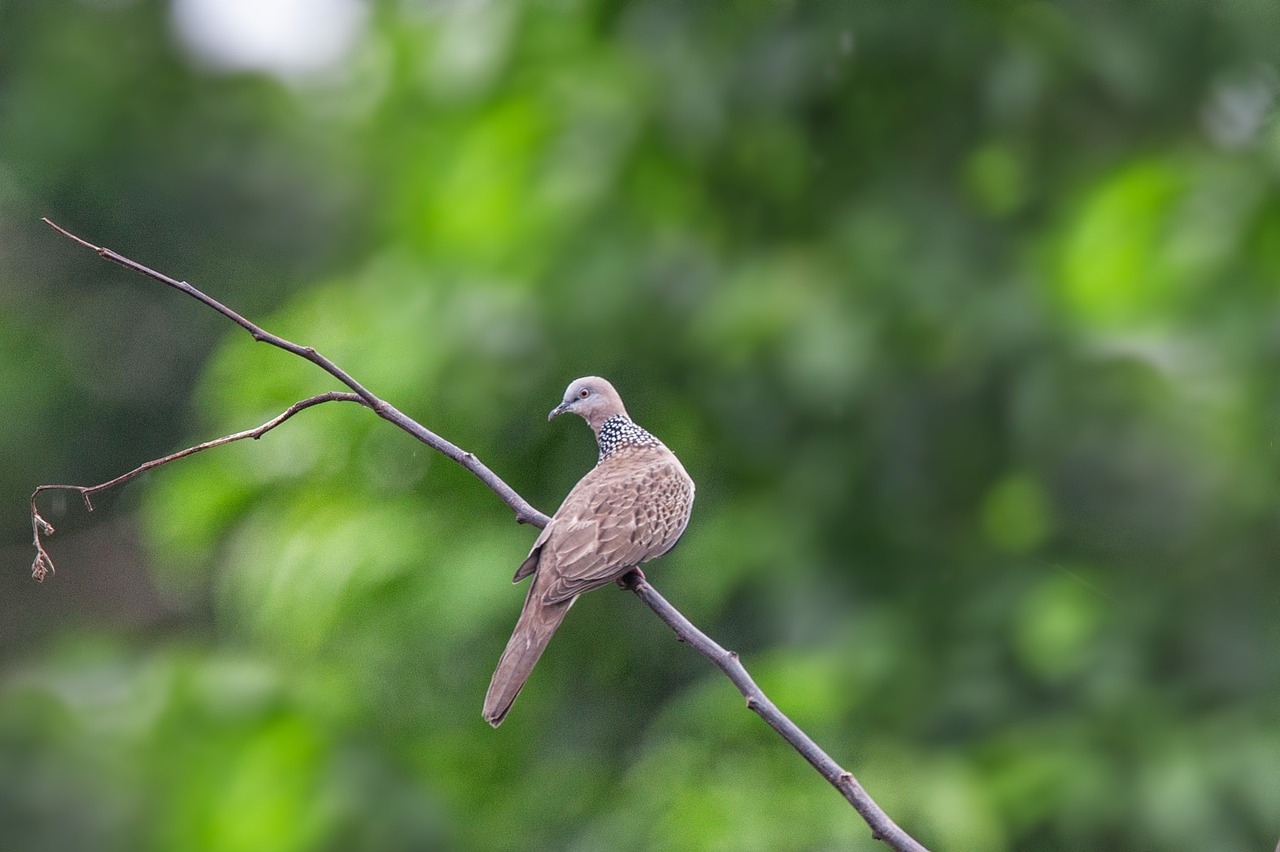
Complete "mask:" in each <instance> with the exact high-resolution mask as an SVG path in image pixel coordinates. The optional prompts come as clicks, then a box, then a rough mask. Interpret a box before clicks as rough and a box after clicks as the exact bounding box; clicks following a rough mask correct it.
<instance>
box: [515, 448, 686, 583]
mask: <svg viewBox="0 0 1280 852" xmlns="http://www.w3.org/2000/svg"><path fill="white" fill-rule="evenodd" d="M662 455H665V456H666V458H662V457H661V456H659V457H658V458H655V459H650V460H647V461H646V463H642V464H635V463H633V464H614V465H608V464H605V465H600V466H597V467H596V468H595V469H593V470H592V471H591V472H590V473H588V474H587V475H586V476H584V477H583V478H582V480H581V481H579V483H578V484H577V485H576V486H574V488H573V490H572V491H570V492H569V496H567V497H565V500H564V503H563V504H562V505H561V506H560V509H559V510H558V511H557V512H556V514H555V516H554V517H553V518H552V520H551V523H550V524H548V525H547V529H546V530H545V531H544V535H545V537H546V540H545V542H544V543H543V545H542V549H541V553H540V556H539V566H538V567H539V571H540V572H541V574H542V575H543V576H545V577H546V586H545V587H544V595H545V596H546V599H547V600H548V601H558V600H566V599H568V598H571V597H575V596H577V595H580V594H582V593H583V592H587V591H590V590H591V589H595V588H598V587H600V586H603V585H606V584H607V583H610V582H612V581H613V580H616V579H617V578H618V577H621V576H622V575H623V574H625V573H626V572H627V571H629V570H631V569H632V568H634V567H635V566H637V565H639V564H640V563H641V562H644V561H645V560H648V559H652V558H653V557H655V556H660V555H661V554H663V553H665V552H666V551H668V550H670V549H671V546H672V545H674V544H675V541H676V539H678V538H679V537H680V533H682V532H683V531H684V524H685V521H686V520H687V519H688V515H689V503H690V501H691V500H692V497H693V494H692V483H690V482H689V479H688V476H687V475H686V474H685V473H684V469H683V468H682V467H680V463H679V462H677V461H675V460H674V458H673V457H671V456H670V453H669V452H667V451H665V450H664V451H663V453H662Z"/></svg>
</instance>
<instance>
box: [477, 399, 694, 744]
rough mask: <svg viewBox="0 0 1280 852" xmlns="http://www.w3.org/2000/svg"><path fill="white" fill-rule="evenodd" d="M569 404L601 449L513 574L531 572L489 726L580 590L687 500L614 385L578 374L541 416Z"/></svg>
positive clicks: (671, 533) (671, 526)
mask: <svg viewBox="0 0 1280 852" xmlns="http://www.w3.org/2000/svg"><path fill="white" fill-rule="evenodd" d="M566 411H571V412H573V413H574V414H577V415H579V416H581V417H582V418H583V419H584V420H586V421H587V423H588V424H589V425H590V426H591V429H592V431H593V432H595V435H596V442H597V443H598V444H599V445H600V459H599V461H598V462H597V463H596V466H595V467H594V468H592V469H591V471H589V472H588V473H587V475H586V476H584V477H582V479H580V480H579V481H578V484H577V485H575V486H574V487H573V490H572V491H570V492H569V495H568V496H567V497H565V498H564V502H563V503H562V504H560V508H559V509H558V510H556V513H555V515H553V516H552V518H551V521H550V522H549V523H548V524H547V525H546V527H545V528H544V529H543V530H542V534H541V535H539V536H538V540H537V541H535V542H534V543H533V548H532V549H531V550H530V551H529V555H528V556H527V557H526V558H525V560H524V562H522V563H521V564H520V567H519V569H517V570H516V575H515V577H514V578H513V580H512V582H516V583H518V582H520V581H521V580H523V579H524V578H525V577H528V576H530V575H533V582H532V583H531V584H530V585H529V594H528V595H527V596H526V597H525V601H524V608H523V609H522V610H521V611H520V619H519V620H518V621H517V622H516V627H515V631H514V632H513V633H512V634H511V639H510V640H509V641H508V642H507V647H506V650H504V651H503V652H502V657H501V658H499V660H498V668H497V670H496V671H495V672H494V673H493V680H492V681H491V682H490V684H489V692H488V694H486V695H485V697H484V718H485V720H486V721H488V722H489V724H491V725H493V726H494V727H495V728H496V727H498V726H499V725H501V724H502V720H503V718H505V717H506V715H507V711H508V710H510V709H511V704H512V702H513V701H515V700H516V696H517V695H519V694H520V689H521V687H523V686H524V682H525V680H526V679H527V678H528V677H529V672H531V671H532V670H533V666H534V664H535V663H537V662H538V658H539V657H541V656H542V652H543V650H544V649H545V648H546V647H547V643H548V642H549V641H551V636H552V634H554V633H555V631H556V628H557V627H559V626H560V622H561V621H563V620H564V617H565V614H566V613H568V612H569V607H570V606H572V605H573V602H574V600H576V599H577V597H578V595H580V594H582V593H583V592H589V591H591V590H592V589H597V588H599V587H601V586H605V585H608V584H609V583H611V582H613V581H614V580H617V579H620V578H621V577H622V576H623V575H624V574H626V573H627V572H629V571H631V570H632V569H634V568H635V567H636V566H638V565H639V564H640V563H641V562H647V561H648V560H650V559H653V558H654V557H657V556H661V555H662V554H664V553H666V552H667V551H668V550H670V549H671V548H672V547H674V546H675V543H676V541H678V540H679V538H680V535H681V534H682V533H683V532H684V528H685V525H686V524H687V523H688V522H689V510H690V508H691V507H692V506H693V480H692V479H690V478H689V474H687V473H685V470H684V466H683V465H681V464H680V460H679V459H677V458H676V457H675V454H673V453H672V452H671V451H670V450H669V449H667V448H666V447H665V446H664V445H663V443H662V442H661V441H659V440H658V439H657V438H655V437H654V436H653V435H651V434H649V433H648V432H646V431H645V430H644V429H641V428H640V427H639V426H637V425H636V424H635V423H634V422H632V420H631V418H630V417H629V416H628V415H627V410H626V408H624V407H623V405H622V399H621V398H620V397H619V396H618V392H617V391H616V390H614V389H613V385H611V384H609V383H608V382H607V381H605V380H604V379H601V378H598V377H596V376H587V377H586V378H582V379H578V380H576V381H574V382H573V383H572V384H570V385H569V387H568V389H567V390H565V392H564V401H563V402H561V403H560V404H559V405H557V406H556V407H555V408H553V409H552V410H551V413H550V414H549V415H547V419H548V420H550V419H551V418H553V417H555V416H556V415H558V414H563V413H565V412H566Z"/></svg>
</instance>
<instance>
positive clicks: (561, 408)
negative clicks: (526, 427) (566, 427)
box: [547, 402, 570, 420]
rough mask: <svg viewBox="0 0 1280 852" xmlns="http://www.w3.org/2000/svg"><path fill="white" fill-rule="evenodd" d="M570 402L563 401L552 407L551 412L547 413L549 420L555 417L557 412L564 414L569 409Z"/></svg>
mask: <svg viewBox="0 0 1280 852" xmlns="http://www.w3.org/2000/svg"><path fill="white" fill-rule="evenodd" d="M569 405H570V403H567V402H562V403H560V404H559V405H557V406H556V407H555V408H553V409H551V413H550V414H548V415H547V420H551V419H553V418H554V417H555V416H556V415H557V414H564V413H565V412H566V411H568V410H569Z"/></svg>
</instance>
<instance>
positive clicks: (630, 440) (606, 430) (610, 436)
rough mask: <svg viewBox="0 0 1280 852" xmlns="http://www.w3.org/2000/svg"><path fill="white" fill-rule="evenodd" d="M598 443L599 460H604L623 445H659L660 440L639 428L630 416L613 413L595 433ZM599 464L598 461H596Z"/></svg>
mask: <svg viewBox="0 0 1280 852" xmlns="http://www.w3.org/2000/svg"><path fill="white" fill-rule="evenodd" d="M596 441H597V442H598V443H599V444H600V461H604V460H605V459H607V458H609V456H611V455H613V454H614V453H615V452H617V451H618V450H620V449H621V448H623V447H661V446H662V442H661V441H659V440H658V439H657V438H655V437H653V435H651V434H649V433H648V432H646V431H645V430H644V429H641V428H640V427H639V426H637V425H636V424H635V423H634V422H632V420H631V418H630V417H626V416H625V415H622V414H615V415H613V416H612V417H610V418H609V419H608V420H606V421H604V423H603V424H601V426H600V431H599V432H598V433H597V434H596ZM597 464H599V462H597Z"/></svg>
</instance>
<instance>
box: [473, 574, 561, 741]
mask: <svg viewBox="0 0 1280 852" xmlns="http://www.w3.org/2000/svg"><path fill="white" fill-rule="evenodd" d="M540 592H541V590H540V589H539V588H538V584H537V582H536V579H535V582H534V584H533V586H532V587H531V588H530V589H529V595H528V597H526V598H525V601H524V608H523V609H522V610H520V619H519V620H518V621H516V629H515V630H514V631H512V633H511V638H510V639H509V640H508V641H507V647H506V650H504V651H503V652H502V656H501V657H499V658H498V668H497V669H496V670H495V671H494V673H493V680H491V681H489V691H488V692H487V693H486V694H485V697H484V719H485V721H486V722H488V723H489V724H490V725H493V726H494V727H495V728H496V727H498V726H499V725H501V724H502V720H503V719H504V718H506V715H507V711H508V710H510V709H511V705H512V703H513V702H515V700H516V696H517V695H519V694H520V690H521V689H522V688H523V687H524V682H525V680H527V679H528V677H529V673H530V672H531V671H533V666H534V664H535V663H537V662H538V658H539V657H541V656H542V652H543V651H544V650H546V647H547V643H548V642H550V641H551V637H552V636H553V635H554V634H555V632H556V628H557V627H559V626H560V622H562V621H564V617H565V614H566V613H568V612H569V607H571V606H573V601H574V600H575V599H574V598H570V599H568V600H564V601H555V602H554V603H548V602H547V601H545V600H543V597H542V595H541V594H540Z"/></svg>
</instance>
